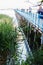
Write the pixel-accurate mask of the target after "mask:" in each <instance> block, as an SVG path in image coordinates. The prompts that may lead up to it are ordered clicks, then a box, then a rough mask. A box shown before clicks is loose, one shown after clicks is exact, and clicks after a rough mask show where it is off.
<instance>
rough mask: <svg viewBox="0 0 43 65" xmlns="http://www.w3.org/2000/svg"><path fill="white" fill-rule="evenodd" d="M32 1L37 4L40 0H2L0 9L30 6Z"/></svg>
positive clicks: (0, 0)
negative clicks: (29, 3)
mask: <svg viewBox="0 0 43 65" xmlns="http://www.w3.org/2000/svg"><path fill="white" fill-rule="evenodd" d="M26 1H30V2H32V3H33V4H36V1H38V0H34V1H33V0H0V9H7V8H26V7H27V8H28V2H26Z"/></svg>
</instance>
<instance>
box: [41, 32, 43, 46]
mask: <svg viewBox="0 0 43 65" xmlns="http://www.w3.org/2000/svg"><path fill="white" fill-rule="evenodd" d="M41 45H43V33H42V35H41Z"/></svg>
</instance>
